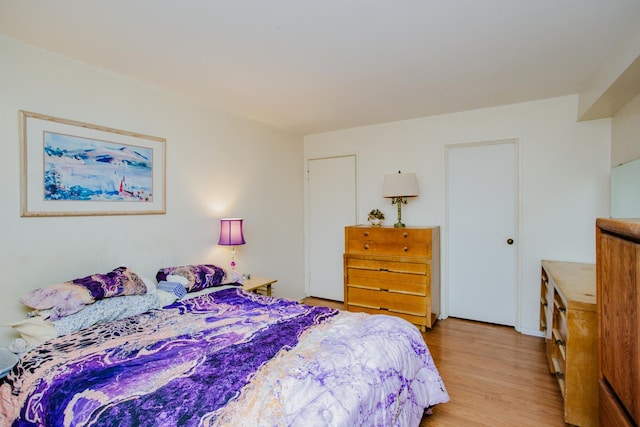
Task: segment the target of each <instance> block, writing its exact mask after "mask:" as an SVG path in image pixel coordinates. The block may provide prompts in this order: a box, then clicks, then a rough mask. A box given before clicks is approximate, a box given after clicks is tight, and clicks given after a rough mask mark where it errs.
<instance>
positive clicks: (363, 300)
mask: <svg viewBox="0 0 640 427" xmlns="http://www.w3.org/2000/svg"><path fill="white" fill-rule="evenodd" d="M347 292H348V295H347V300H348V301H349V302H348V305H349V306H361V307H368V308H377V309H381V308H382V309H387V310H393V311H396V312H399V313H406V314H413V315H416V316H422V317H424V316H426V315H427V298H426V297H424V296H418V295H407V294H401V293H396V292H385V291H376V290H373V289H364V288H356V287H348V288H347Z"/></svg>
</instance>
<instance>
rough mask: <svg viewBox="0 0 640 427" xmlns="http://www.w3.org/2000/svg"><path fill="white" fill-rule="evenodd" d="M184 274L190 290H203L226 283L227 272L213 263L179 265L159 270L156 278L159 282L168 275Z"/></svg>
mask: <svg viewBox="0 0 640 427" xmlns="http://www.w3.org/2000/svg"><path fill="white" fill-rule="evenodd" d="M169 275H173V276H182V277H184V278H186V279H187V280H189V283H188V285H187V286H186V288H187V291H188V292H196V291H201V290H202V289H206V288H212V287H215V286H221V285H224V284H225V283H230V282H228V281H225V279H226V278H227V272H226V271H225V270H224V269H223V268H220V267H218V266H215V265H213V264H196V265H182V266H179V267H165V268H161V269H160V270H158V274H156V280H157V281H158V283H160V282H162V281H167V276H169Z"/></svg>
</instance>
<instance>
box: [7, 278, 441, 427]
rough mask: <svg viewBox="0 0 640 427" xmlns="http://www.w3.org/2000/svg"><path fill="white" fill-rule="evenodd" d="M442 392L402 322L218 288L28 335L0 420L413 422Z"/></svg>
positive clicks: (432, 369) (417, 339) (138, 423)
mask: <svg viewBox="0 0 640 427" xmlns="http://www.w3.org/2000/svg"><path fill="white" fill-rule="evenodd" d="M405 329H406V331H405ZM412 330H413V331H412ZM354 334H355V335H354ZM381 334H382V335H381ZM358 336H363V337H364V336H368V337H369V338H365V339H363V340H361V342H358V340H359V338H357V337H358ZM398 336H401V337H402V338H398ZM372 339H373V341H372ZM367 340H368V341H367ZM394 341H402V342H404V343H405V344H404V347H401V348H400V349H396V348H395V347H394V346H395V343H394ZM374 344H375V345H376V346H377V350H372V349H373V347H370V345H374ZM371 351H377V352H378V353H381V355H372V354H367V352H371ZM387 352H388V353H389V354H390V355H391V356H389V354H386V355H385V354H384V353H387ZM405 353H406V354H405ZM380 356H382V359H390V361H383V362H380V360H378V359H380ZM397 359H398V360H397ZM357 365H359V366H357ZM396 365H397V366H396ZM401 365H404V366H401ZM360 377H362V378H360ZM359 382H361V383H362V384H360V383H359ZM368 389H372V391H369V390H368ZM348 400H352V401H353V402H347V401H348ZM447 400H448V396H447V394H446V391H445V389H444V385H443V384H442V381H441V379H440V377H439V375H438V374H437V370H436V369H435V366H433V361H432V359H431V356H430V355H429V353H428V350H427V349H426V346H425V345H424V342H423V340H422V337H421V336H420V334H419V333H418V331H417V330H416V329H415V327H413V326H411V325H409V324H408V323H406V322H404V321H402V320H400V319H396V318H391V317H388V316H368V315H356V314H352V313H342V312H338V311H337V310H334V309H329V308H324V307H310V306H305V305H301V304H298V303H296V302H293V301H287V300H283V299H276V298H271V297H262V296H258V295H254V294H247V293H245V292H243V291H241V290H239V289H227V290H223V291H219V292H215V293H211V294H207V295H202V296H199V297H196V298H193V299H190V300H186V301H182V302H177V303H175V304H173V305H171V306H169V307H166V308H164V309H161V310H152V311H150V312H147V313H144V314H141V315H138V316H134V317H130V318H127V319H123V320H121V321H116V322H111V323H107V324H103V325H98V326H95V327H93V328H91V329H85V330H82V331H79V332H77V333H74V334H70V335H67V336H63V337H58V338H56V339H53V340H51V341H48V342H47V343H45V344H43V345H41V346H38V347H36V348H35V349H33V350H32V351H30V352H29V353H27V354H26V355H25V356H23V357H22V359H21V361H20V363H19V364H18V365H16V367H15V368H14V369H13V371H12V372H11V373H10V374H9V375H8V376H7V377H6V378H5V379H4V380H3V383H2V384H1V385H0V422H1V423H2V425H16V426H31V425H33V426H63V425H64V426H76V425H95V426H109V425H113V426H127V425H129V426H159V425H167V426H178V425H180V426H198V425H314V424H315V425H362V424H363V423H365V424H367V425H412V424H413V423H414V422H415V419H416V417H417V420H418V422H419V419H420V417H421V416H422V412H423V411H424V409H425V408H427V407H430V406H433V405H435V404H437V403H441V402H445V401H447ZM318 405H319V406H318ZM407 408H408V409H407ZM405 412H406V414H405ZM380 414H382V415H380ZM389 416H391V417H394V418H392V421H391V423H389V420H390V418H389ZM407 417H408V418H407ZM405 419H411V420H412V421H410V423H409V424H406V423H405ZM393 420H395V421H393ZM309 423H311V424H309ZM416 425H417V423H416Z"/></svg>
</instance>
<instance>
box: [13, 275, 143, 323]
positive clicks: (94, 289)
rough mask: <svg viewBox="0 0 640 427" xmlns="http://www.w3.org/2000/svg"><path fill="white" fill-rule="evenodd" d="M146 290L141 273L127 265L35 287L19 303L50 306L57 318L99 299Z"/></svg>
mask: <svg viewBox="0 0 640 427" xmlns="http://www.w3.org/2000/svg"><path fill="white" fill-rule="evenodd" d="M146 293H147V286H146V285H145V283H144V281H143V280H142V278H141V277H140V276H138V275H137V274H136V273H134V272H133V271H131V270H129V269H128V268H127V267H118V268H116V269H114V270H112V271H110V272H109V273H106V274H93V275H91V276H87V277H81V278H79V279H74V280H70V281H67V282H64V283H58V284H55V285H50V286H47V287H44V288H39V289H35V290H33V291H31V292H29V293H28V294H27V295H25V296H23V297H22V298H20V302H22V303H23V304H24V305H26V306H28V307H31V308H35V309H36V310H49V309H50V310H51V311H50V313H49V317H48V319H49V320H58V319H60V318H62V317H64V316H68V315H70V314H73V313H77V312H78V311H80V310H82V309H83V308H84V307H85V305H87V304H91V303H93V302H95V301H96V300H99V299H104V298H110V297H115V296H122V295H144V294H146Z"/></svg>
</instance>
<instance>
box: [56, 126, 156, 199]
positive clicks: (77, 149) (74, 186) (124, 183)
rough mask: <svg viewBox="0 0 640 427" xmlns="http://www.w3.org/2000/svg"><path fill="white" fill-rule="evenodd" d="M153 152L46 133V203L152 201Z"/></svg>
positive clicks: (134, 147)
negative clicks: (57, 201)
mask: <svg viewBox="0 0 640 427" xmlns="http://www.w3.org/2000/svg"><path fill="white" fill-rule="evenodd" d="M152 155H153V150H151V149H150V148H145V147H136V146H131V145H122V144H114V143H112V142H107V141H100V140H94V139H87V138H81V137H77V136H72V135H62V134H58V133H52V132H44V198H45V200H111V201H123V202H145V203H148V202H152V201H153V158H152Z"/></svg>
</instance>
